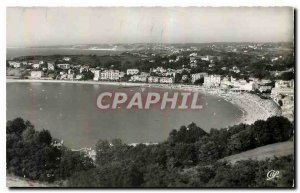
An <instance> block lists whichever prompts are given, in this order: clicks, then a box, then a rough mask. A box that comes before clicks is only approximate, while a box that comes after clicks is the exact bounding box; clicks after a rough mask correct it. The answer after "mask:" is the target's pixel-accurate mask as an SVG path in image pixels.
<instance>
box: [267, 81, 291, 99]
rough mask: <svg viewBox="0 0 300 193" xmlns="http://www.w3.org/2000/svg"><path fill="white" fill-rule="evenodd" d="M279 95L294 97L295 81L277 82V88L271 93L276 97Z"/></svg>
mask: <svg viewBox="0 0 300 193" xmlns="http://www.w3.org/2000/svg"><path fill="white" fill-rule="evenodd" d="M277 95H294V80H290V81H284V80H279V81H276V82H275V87H274V88H273V89H272V91H271V96H272V97H276V96H277Z"/></svg>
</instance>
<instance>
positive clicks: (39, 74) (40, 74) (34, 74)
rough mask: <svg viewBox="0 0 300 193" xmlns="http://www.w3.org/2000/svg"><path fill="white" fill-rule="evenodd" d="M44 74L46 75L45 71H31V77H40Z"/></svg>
mask: <svg viewBox="0 0 300 193" xmlns="http://www.w3.org/2000/svg"><path fill="white" fill-rule="evenodd" d="M42 76H44V72H43V71H31V72H30V77H31V78H32V79H40V78H41V77H42Z"/></svg>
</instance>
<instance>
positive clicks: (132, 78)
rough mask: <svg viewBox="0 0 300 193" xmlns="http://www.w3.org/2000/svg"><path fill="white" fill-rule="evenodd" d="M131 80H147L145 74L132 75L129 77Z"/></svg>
mask: <svg viewBox="0 0 300 193" xmlns="http://www.w3.org/2000/svg"><path fill="white" fill-rule="evenodd" d="M129 81H131V82H147V76H145V75H133V76H131V77H130V80H129Z"/></svg>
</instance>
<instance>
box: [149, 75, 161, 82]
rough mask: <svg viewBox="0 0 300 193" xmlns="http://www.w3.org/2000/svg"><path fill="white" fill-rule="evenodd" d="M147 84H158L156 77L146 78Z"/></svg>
mask: <svg viewBox="0 0 300 193" xmlns="http://www.w3.org/2000/svg"><path fill="white" fill-rule="evenodd" d="M148 82H149V83H158V82H159V77H158V76H149V77H148Z"/></svg>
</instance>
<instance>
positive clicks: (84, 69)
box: [79, 66, 89, 73]
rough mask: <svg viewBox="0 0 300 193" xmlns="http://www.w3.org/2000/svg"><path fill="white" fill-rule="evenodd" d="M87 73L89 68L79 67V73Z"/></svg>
mask: <svg viewBox="0 0 300 193" xmlns="http://www.w3.org/2000/svg"><path fill="white" fill-rule="evenodd" d="M87 71H89V66H80V68H79V73H83V72H87Z"/></svg>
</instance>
